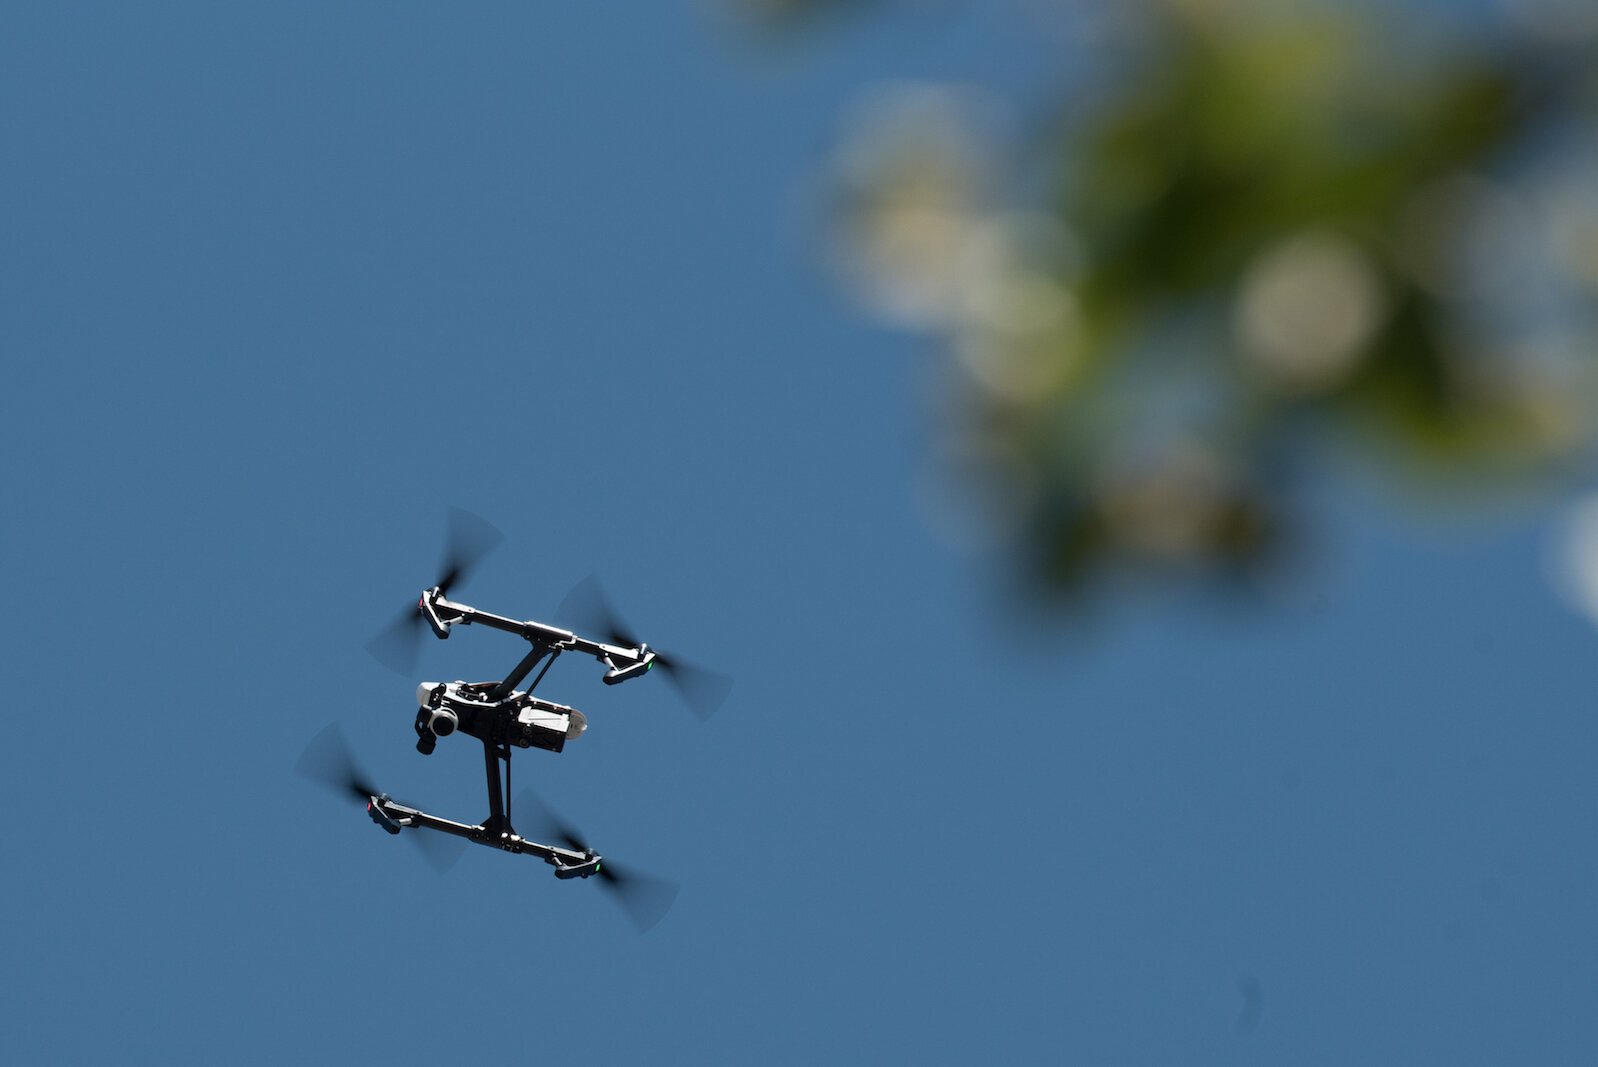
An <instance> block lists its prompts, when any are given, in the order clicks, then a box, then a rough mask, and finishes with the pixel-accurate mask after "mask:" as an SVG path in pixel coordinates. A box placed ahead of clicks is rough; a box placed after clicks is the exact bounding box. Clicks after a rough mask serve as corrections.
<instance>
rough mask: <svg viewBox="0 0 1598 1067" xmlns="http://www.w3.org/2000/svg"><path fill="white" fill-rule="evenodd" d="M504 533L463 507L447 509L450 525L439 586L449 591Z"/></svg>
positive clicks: (497, 542)
mask: <svg viewBox="0 0 1598 1067" xmlns="http://www.w3.org/2000/svg"><path fill="white" fill-rule="evenodd" d="M504 539H505V535H504V534H502V533H500V532H499V529H498V528H497V527H495V526H494V525H493V524H492V523H490V522H489V521H488V520H487V519H485V518H483V517H482V516H481V515H474V514H473V513H472V512H470V511H467V510H465V509H464V508H450V509H449V525H448V528H447V530H446V531H445V537H444V560H443V562H442V563H441V564H440V566H439V570H440V571H441V572H442V573H441V574H440V575H439V579H438V581H437V583H435V584H437V586H438V588H439V589H440V590H441V591H442V592H443V593H444V594H445V595H448V594H449V590H450V587H451V586H453V585H455V584H456V583H458V582H460V581H461V580H462V579H464V578H465V577H466V575H467V573H468V572H469V571H470V570H471V569H472V568H473V567H475V566H476V565H477V563H478V561H479V560H481V559H482V558H483V557H484V556H486V555H488V553H490V552H492V551H493V550H494V548H495V546H497V545H498V544H499V543H500V542H501V541H503V540H504Z"/></svg>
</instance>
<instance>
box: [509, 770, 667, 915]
mask: <svg viewBox="0 0 1598 1067" xmlns="http://www.w3.org/2000/svg"><path fill="white" fill-rule="evenodd" d="M511 814H512V815H513V816H514V817H515V818H517V819H519V820H521V821H522V822H523V823H524V824H525V827H526V828H519V829H518V831H517V832H518V833H520V834H521V835H522V836H523V837H531V838H533V839H534V840H536V841H542V842H543V843H545V844H549V845H560V846H562V847H564V848H569V849H572V850H573V851H576V852H588V851H589V848H588V845H587V844H586V843H585V842H584V840H583V836H582V832H581V831H580V830H578V829H577V828H576V827H575V826H572V825H571V824H570V823H568V822H566V821H565V820H563V819H562V818H561V817H560V816H559V815H557V814H555V812H554V810H553V809H552V808H550V806H549V805H548V804H545V803H544V802H543V801H542V800H540V799H539V797H538V794H537V793H535V792H533V790H532V789H531V788H528V789H523V790H522V791H521V792H519V793H517V794H516V799H515V801H514V802H513V803H512V805H511ZM594 877H595V878H598V879H599V884H600V885H602V886H604V887H605V889H606V890H608V891H609V893H610V895H611V896H612V897H614V898H615V899H616V903H618V904H620V905H621V907H622V910H623V911H625V912H626V913H627V917H628V918H629V919H631V920H632V922H633V925H634V926H636V927H637V928H638V932H639V933H644V932H645V931H647V930H649V929H650V928H651V927H653V926H654V925H655V924H656V923H658V922H659V921H660V920H661V919H662V918H663V917H664V916H665V914H666V912H668V911H670V910H671V905H672V902H673V901H675V900H676V899H677V890H678V889H679V888H680V887H679V886H678V885H677V883H676V882H670V881H666V880H665V879H662V878H655V877H652V876H650V875H647V874H639V873H638V872H636V871H632V870H624V869H623V868H621V867H618V866H616V864H614V863H612V862H611V861H610V860H609V859H605V860H602V861H600V864H599V870H598V871H597V872H595V874H594Z"/></svg>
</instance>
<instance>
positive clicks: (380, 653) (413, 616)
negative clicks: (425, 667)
mask: <svg viewBox="0 0 1598 1067" xmlns="http://www.w3.org/2000/svg"><path fill="white" fill-rule="evenodd" d="M426 627H427V623H426V620H425V619H423V618H422V609H421V608H420V607H418V606H417V605H416V604H415V603H412V604H411V605H410V606H409V607H407V608H406V609H405V610H404V611H402V612H400V614H399V615H398V616H397V617H396V618H395V619H394V621H393V622H391V623H389V624H388V625H387V626H385V627H384V628H383V629H382V630H381V631H379V633H378V634H377V636H376V637H374V638H372V639H371V640H370V641H368V642H366V651H367V652H369V653H371V656H372V658H373V659H375V660H377V662H379V663H381V664H382V665H383V666H385V667H387V668H388V669H389V670H391V671H393V672H394V673H395V674H410V673H411V671H412V670H413V669H414V668H415V666H416V661H417V660H418V659H419V658H421V654H422V631H423V630H424V629H426Z"/></svg>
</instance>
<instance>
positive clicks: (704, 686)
mask: <svg viewBox="0 0 1598 1067" xmlns="http://www.w3.org/2000/svg"><path fill="white" fill-rule="evenodd" d="M555 617H556V618H557V619H559V620H560V621H561V623H562V625H568V626H570V625H575V626H577V627H578V628H579V629H580V630H582V631H583V632H585V633H590V634H593V635H595V636H597V637H598V638H599V639H600V640H602V641H604V642H605V643H606V644H610V645H617V646H621V647H626V648H637V647H639V646H640V645H641V644H643V642H641V641H639V640H638V639H637V638H636V637H634V636H633V634H632V631H631V630H630V629H629V628H628V626H627V624H626V623H625V622H623V621H622V618H621V616H620V615H619V614H617V612H616V609H615V608H613V607H611V604H610V600H609V599H608V598H607V597H606V596H605V592H604V590H602V589H601V588H600V587H599V581H598V579H596V578H595V577H594V576H593V575H589V576H588V577H587V578H584V579H583V580H582V581H581V582H578V583H577V586H576V588H574V589H573V590H572V591H571V592H570V593H567V594H566V599H565V600H564V601H562V602H561V605H560V607H559V608H558V609H556V612H555ZM651 651H653V652H654V653H655V663H654V666H655V667H656V668H659V669H660V671H661V672H662V673H663V674H665V676H666V679H667V681H669V682H671V683H672V685H674V686H675V687H676V689H677V692H678V694H679V695H681V696H682V699H683V703H685V704H687V705H688V707H689V709H690V710H692V711H693V713H694V714H696V715H698V716H699V717H700V718H701V719H708V718H710V717H711V716H712V715H714V714H715V713H716V709H717V708H719V707H721V705H722V702H723V701H725V700H726V699H727V694H728V693H729V692H731V691H732V679H731V678H728V677H727V676H726V675H724V674H718V673H717V672H715V671H712V670H708V669H706V668H704V667H700V666H698V665H697V664H693V663H690V662H688V661H687V660H685V659H683V658H682V657H681V656H675V655H671V654H668V653H665V652H661V651H658V650H655V649H651ZM652 669H653V668H652Z"/></svg>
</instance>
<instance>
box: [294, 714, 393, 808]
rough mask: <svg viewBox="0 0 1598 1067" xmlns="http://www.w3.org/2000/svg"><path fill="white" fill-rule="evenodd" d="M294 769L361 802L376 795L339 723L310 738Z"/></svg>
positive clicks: (376, 792)
mask: <svg viewBox="0 0 1598 1067" xmlns="http://www.w3.org/2000/svg"><path fill="white" fill-rule="evenodd" d="M294 769H295V770H296V771H297V772H299V774H301V775H302V776H304V777H306V778H309V779H310V780H311V781H313V782H315V783H317V784H318V785H321V786H325V787H327V788H328V789H331V790H333V791H334V792H338V793H344V794H345V795H347V796H353V797H355V798H356V799H357V800H359V801H360V802H361V803H363V804H364V803H366V802H367V801H368V800H370V799H371V798H372V797H375V796H377V795H378V789H377V787H376V786H374V785H373V784H372V783H371V780H370V779H368V778H367V777H366V774H365V772H364V771H362V770H361V769H360V767H359V766H358V765H357V764H356V762H355V757H354V756H353V755H352V754H351V753H350V746H349V744H348V743H347V742H346V741H345V740H344V731H342V730H340V729H339V728H338V723H332V724H331V725H329V726H328V728H327V729H325V730H323V731H322V732H321V733H319V734H317V735H316V736H315V737H314V738H312V739H311V743H310V744H308V745H306V746H305V751H304V752H302V753H300V758H299V761H298V762H297V763H295V764H294Z"/></svg>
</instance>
